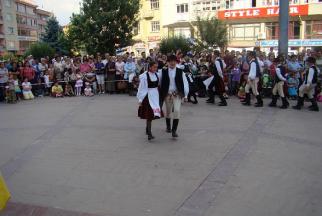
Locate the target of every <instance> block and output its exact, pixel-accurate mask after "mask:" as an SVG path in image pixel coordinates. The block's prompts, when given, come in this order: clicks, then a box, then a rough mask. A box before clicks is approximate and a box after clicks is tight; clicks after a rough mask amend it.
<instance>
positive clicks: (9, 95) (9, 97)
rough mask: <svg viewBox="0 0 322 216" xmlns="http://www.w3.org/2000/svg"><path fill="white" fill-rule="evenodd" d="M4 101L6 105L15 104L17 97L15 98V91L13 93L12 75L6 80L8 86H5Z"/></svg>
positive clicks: (13, 81)
mask: <svg viewBox="0 0 322 216" xmlns="http://www.w3.org/2000/svg"><path fill="white" fill-rule="evenodd" d="M6 91H7V93H6V100H7V102H8V103H16V102H17V97H16V91H15V80H14V78H13V75H12V74H11V75H9V79H8V85H7V86H6Z"/></svg>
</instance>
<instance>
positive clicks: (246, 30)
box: [218, 0, 322, 50]
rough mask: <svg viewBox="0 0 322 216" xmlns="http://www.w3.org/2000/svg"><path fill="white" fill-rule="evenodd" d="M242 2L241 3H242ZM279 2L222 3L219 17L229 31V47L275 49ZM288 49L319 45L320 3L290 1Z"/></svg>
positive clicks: (236, 0) (247, 0)
mask: <svg viewBox="0 0 322 216" xmlns="http://www.w3.org/2000/svg"><path fill="white" fill-rule="evenodd" d="M241 3H242V4H241ZM278 3H279V1H278V0H251V1H250V0H224V1H222V4H221V8H220V10H219V12H218V18H219V19H221V20H223V21H225V22H226V23H227V25H228V29H229V39H230V44H229V46H230V47H254V46H259V47H262V48H269V47H278V38H279V35H280V33H279V22H278V16H279V6H278ZM289 13H290V17H289V19H290V22H289V33H288V34H289V39H290V40H289V47H290V50H300V49H302V48H304V47H307V48H312V47H317V46H322V0H290V7H289Z"/></svg>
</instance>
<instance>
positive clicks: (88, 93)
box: [84, 82, 94, 97]
mask: <svg viewBox="0 0 322 216" xmlns="http://www.w3.org/2000/svg"><path fill="white" fill-rule="evenodd" d="M85 86H86V87H85V89H84V93H85V96H86V97H92V96H94V93H93V91H92V88H91V85H90V83H89V82H86V83H85Z"/></svg>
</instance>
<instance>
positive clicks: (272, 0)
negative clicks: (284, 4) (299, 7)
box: [262, 0, 300, 6]
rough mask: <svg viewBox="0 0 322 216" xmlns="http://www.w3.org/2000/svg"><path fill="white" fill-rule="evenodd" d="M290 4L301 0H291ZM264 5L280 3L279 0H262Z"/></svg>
mask: <svg viewBox="0 0 322 216" xmlns="http://www.w3.org/2000/svg"><path fill="white" fill-rule="evenodd" d="M289 1H290V5H294V4H299V3H300V2H299V0H289ZM262 5H263V6H277V5H279V0H262Z"/></svg>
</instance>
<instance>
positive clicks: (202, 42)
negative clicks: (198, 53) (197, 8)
mask: <svg viewBox="0 0 322 216" xmlns="http://www.w3.org/2000/svg"><path fill="white" fill-rule="evenodd" d="M197 28H198V36H199V38H198V40H197V44H198V45H197V46H199V48H202V49H208V48H217V47H218V48H225V47H227V44H228V35H227V26H226V25H225V23H223V22H222V21H221V20H218V19H217V18H215V17H212V18H209V17H207V18H205V19H202V18H200V17H198V18H197Z"/></svg>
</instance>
